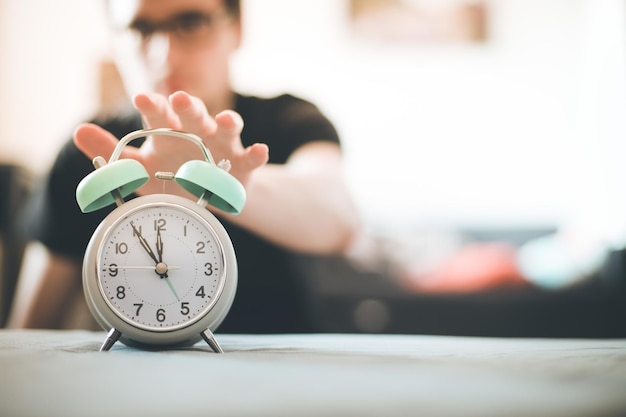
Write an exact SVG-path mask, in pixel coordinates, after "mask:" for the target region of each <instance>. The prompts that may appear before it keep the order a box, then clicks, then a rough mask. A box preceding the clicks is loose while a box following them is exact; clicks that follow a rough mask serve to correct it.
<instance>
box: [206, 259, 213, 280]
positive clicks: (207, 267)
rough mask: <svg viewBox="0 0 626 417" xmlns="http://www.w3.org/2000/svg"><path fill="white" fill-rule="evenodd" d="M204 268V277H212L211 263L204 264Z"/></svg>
mask: <svg viewBox="0 0 626 417" xmlns="http://www.w3.org/2000/svg"><path fill="white" fill-rule="evenodd" d="M204 267H205V268H206V270H205V271H204V275H206V276H207V277H210V276H211V275H213V264H212V263H211V262H207V263H205V264H204Z"/></svg>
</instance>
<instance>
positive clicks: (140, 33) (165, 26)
mask: <svg viewBox="0 0 626 417" xmlns="http://www.w3.org/2000/svg"><path fill="white" fill-rule="evenodd" d="M229 17H230V15H229V14H228V13H227V12H225V11H223V10H220V11H216V12H213V13H210V14H206V13H202V12H197V11H190V12H184V13H180V14H177V15H175V16H173V17H172V18H170V19H168V20H165V21H163V22H151V21H149V20H145V19H141V18H138V19H135V20H134V21H133V22H132V23H131V24H130V25H129V27H128V28H129V29H130V31H131V32H132V33H133V34H134V35H135V37H136V38H138V39H139V40H140V41H141V43H142V44H144V45H145V44H147V43H149V42H150V40H151V39H152V37H153V36H154V35H155V34H157V33H168V34H170V35H171V36H174V37H176V38H177V39H180V40H182V41H186V42H189V41H198V40H201V39H206V38H208V37H209V36H210V35H211V34H212V33H214V32H215V30H216V29H217V28H218V27H219V26H220V25H221V24H222V23H224V22H225V21H226V20H227V19H228V18H229Z"/></svg>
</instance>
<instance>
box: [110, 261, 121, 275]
mask: <svg viewBox="0 0 626 417" xmlns="http://www.w3.org/2000/svg"><path fill="white" fill-rule="evenodd" d="M118 272H119V269H117V264H111V265H109V276H110V277H112V278H115V277H116V276H117V274H118Z"/></svg>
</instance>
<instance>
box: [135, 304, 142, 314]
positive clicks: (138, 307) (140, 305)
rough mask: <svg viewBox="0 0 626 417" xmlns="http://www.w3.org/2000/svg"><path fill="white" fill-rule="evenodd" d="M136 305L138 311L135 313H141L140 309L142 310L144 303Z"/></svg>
mask: <svg viewBox="0 0 626 417" xmlns="http://www.w3.org/2000/svg"><path fill="white" fill-rule="evenodd" d="M133 305H134V306H135V307H137V312H136V313H135V315H136V316H138V315H139V311H141V307H143V304H133Z"/></svg>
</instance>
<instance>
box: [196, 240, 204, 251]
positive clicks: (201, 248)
mask: <svg viewBox="0 0 626 417" xmlns="http://www.w3.org/2000/svg"><path fill="white" fill-rule="evenodd" d="M196 246H197V247H198V249H197V250H196V253H204V248H205V246H206V244H205V243H204V242H202V241H200V242H198V243H196Z"/></svg>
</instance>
